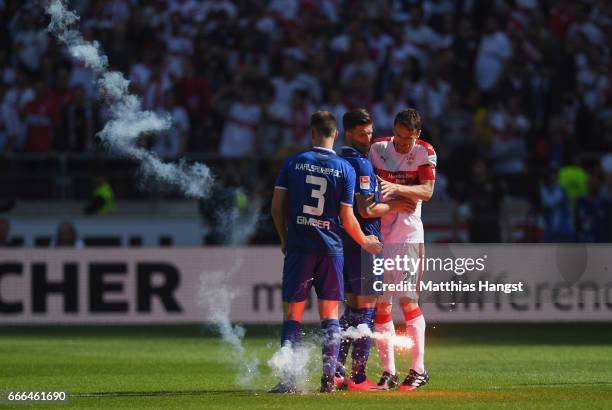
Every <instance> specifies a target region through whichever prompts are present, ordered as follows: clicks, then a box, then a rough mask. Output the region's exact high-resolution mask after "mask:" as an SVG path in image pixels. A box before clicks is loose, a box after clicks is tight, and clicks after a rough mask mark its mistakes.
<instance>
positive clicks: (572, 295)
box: [0, 244, 612, 325]
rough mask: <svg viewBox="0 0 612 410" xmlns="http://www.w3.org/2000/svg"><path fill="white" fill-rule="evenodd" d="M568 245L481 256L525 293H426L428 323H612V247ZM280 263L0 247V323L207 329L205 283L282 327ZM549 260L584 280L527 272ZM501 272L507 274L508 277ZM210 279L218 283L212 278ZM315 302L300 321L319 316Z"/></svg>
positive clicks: (267, 256) (244, 257)
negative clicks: (511, 267) (509, 266)
mask: <svg viewBox="0 0 612 410" xmlns="http://www.w3.org/2000/svg"><path fill="white" fill-rule="evenodd" d="M463 246H464V248H461V245H441V244H432V245H428V247H427V253H428V255H430V256H431V255H436V254H439V255H448V254H449V251H450V252H451V253H454V254H455V255H458V254H461V253H462V252H463V253H465V252H468V253H469V252H471V253H473V254H482V249H481V248H474V247H472V248H465V245H463ZM559 246H561V245H559ZM568 246H569V248H560V249H559V248H558V247H557V246H556V245H514V246H513V247H511V248H508V246H507V245H491V247H490V248H489V250H488V251H487V252H490V253H491V256H490V257H489V259H490V260H491V259H495V254H497V260H498V262H497V263H498V266H497V267H495V269H499V267H500V266H502V265H503V263H505V262H502V265H499V260H501V259H500V258H499V256H500V255H501V258H502V259H503V260H504V261H505V260H506V259H509V260H510V261H511V262H514V263H516V264H517V267H516V270H517V272H518V274H517V275H518V276H515V277H516V278H519V277H520V278H522V279H521V280H525V281H526V288H527V291H526V292H525V291H524V292H520V293H515V294H513V295H506V294H503V293H499V294H495V295H494V296H493V297H490V298H484V299H482V300H479V301H476V302H472V303H464V302H463V301H462V300H461V299H450V300H449V299H445V298H436V297H433V298H431V297H430V298H429V299H427V300H423V303H422V307H423V310H424V312H425V314H426V316H427V318H428V321H430V322H539V321H610V320H612V282H609V280H610V279H609V277H610V275H609V269H610V268H609V267H608V266H607V263H608V262H607V261H609V258H608V259H606V257H605V255H606V254H607V255H609V252H610V250H611V247H610V245H602V246H597V245H591V246H579V245H576V246H573V245H568ZM555 255H556V256H555ZM602 255H603V256H602ZM602 257H603V259H602ZM555 258H556V259H555ZM282 264H283V258H282V255H281V253H280V251H279V249H278V248H277V247H273V246H265V247H263V246H262V247H241V248H236V247H207V248H139V249H125V248H105V249H82V250H75V249H36V250H35V251H33V250H31V249H30V250H28V249H5V250H1V251H0V324H2V325H9V324H10V325H17V324H77V323H78V324H121V323H130V324H136V323H160V324H161V323H203V322H208V321H209V317H210V315H209V312H207V311H206V309H205V308H204V306H205V303H202V300H201V297H202V295H204V294H206V292H203V287H204V286H207V287H209V288H210V287H213V288H214V289H218V290H219V291H224V292H227V293H228V295H229V294H234V297H233V299H232V300H230V299H229V297H228V299H227V303H228V304H229V306H231V310H230V319H231V320H232V321H233V322H242V323H278V322H279V321H280V320H281V317H282V313H281V272H282ZM551 264H552V265H555V266H557V267H561V268H562V269H563V268H564V267H565V268H568V267H569V269H570V270H571V269H577V270H576V272H578V271H580V273H581V275H580V277H574V278H569V279H567V280H564V279H563V278H561V277H559V278H560V279H559V280H556V281H555V279H554V278H552V277H551V276H547V277H542V276H538V274H534V272H530V271H529V270H530V269H532V268H533V269H536V270H538V269H539V270H546V267H547V266H551ZM566 270H567V269H566ZM595 271H597V272H596V273H594V272H595ZM572 272H573V271H572ZM219 273H222V274H221V275H220V274H219ZM561 274H563V272H561ZM503 275H506V276H510V277H513V273H512V272H504V273H503ZM589 275H591V276H593V275H595V276H597V275H599V276H597V277H598V278H599V279H598V280H591V279H589ZM602 275H603V276H602ZM210 277H214V278H217V279H216V280H215V281H214V282H211V281H210V280H209V278H210ZM218 278H223V279H221V280H219V279H218ZM426 278H427V272H426V273H425V276H424V279H426ZM530 278H531V279H530ZM581 278H582V279H585V280H584V281H583V280H582V279H581ZM455 279H456V278H455ZM600 279H603V281H602V280H600ZM529 281H531V282H530V283H529ZM536 282H537V283H536ZM446 295H447V296H448V295H449V294H448V293H447V294H446ZM311 296H312V295H311ZM434 296H435V295H434ZM454 300H456V301H454ZM311 301H314V299H312V298H311ZM311 301H309V303H308V306H307V309H306V314H305V318H304V321H305V322H315V321H317V320H318V317H317V314H316V304H315V303H310V302H311ZM396 314H397V319H400V315H399V312H396Z"/></svg>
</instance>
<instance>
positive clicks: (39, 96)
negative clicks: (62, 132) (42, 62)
mask: <svg viewBox="0 0 612 410" xmlns="http://www.w3.org/2000/svg"><path fill="white" fill-rule="evenodd" d="M34 89H35V97H34V100H32V101H30V102H29V103H27V104H26V105H25V106H24V107H23V118H24V123H25V126H26V144H25V150H26V151H27V152H40V153H47V152H49V151H50V150H51V148H52V146H51V144H52V142H53V134H54V128H55V126H56V125H57V124H58V123H59V116H60V112H59V107H58V106H57V105H56V103H55V101H53V99H52V98H51V96H50V95H49V91H48V89H47V85H46V84H45V83H43V82H41V81H39V82H38V83H36V85H35V87H34Z"/></svg>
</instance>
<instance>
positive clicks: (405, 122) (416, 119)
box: [393, 108, 421, 131]
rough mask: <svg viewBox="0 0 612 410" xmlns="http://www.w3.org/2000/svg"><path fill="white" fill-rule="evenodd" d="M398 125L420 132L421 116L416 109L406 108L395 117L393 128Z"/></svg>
mask: <svg viewBox="0 0 612 410" xmlns="http://www.w3.org/2000/svg"><path fill="white" fill-rule="evenodd" d="M396 125H401V126H404V127H406V128H408V129H409V130H414V131H419V130H420V129H421V116H420V115H419V112H418V111H417V110H415V109H414V108H406V109H405V110H401V111H400V112H398V113H397V115H396V116H395V120H394V121H393V126H396Z"/></svg>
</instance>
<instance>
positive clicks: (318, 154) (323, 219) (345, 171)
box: [270, 111, 382, 393]
mask: <svg viewBox="0 0 612 410" xmlns="http://www.w3.org/2000/svg"><path fill="white" fill-rule="evenodd" d="M310 128H311V137H312V145H313V148H312V149H311V150H309V151H305V152H301V153H298V154H296V155H293V156H291V157H289V158H288V159H287V160H286V161H285V164H284V165H283V168H282V169H281V171H280V174H279V176H278V179H277V181H276V186H275V188H274V194H273V197H272V210H271V212H272V218H273V220H274V226H275V227H276V230H277V232H278V235H279V237H280V241H281V249H282V251H283V253H284V254H285V261H284V267H283V281H282V282H283V285H282V286H283V313H284V321H283V326H282V332H281V346H286V345H290V346H296V345H297V344H299V342H300V337H301V326H300V322H301V320H302V315H303V313H304V308H305V305H306V299H307V297H308V292H309V291H310V288H311V287H313V286H314V288H315V291H316V293H317V298H318V308H319V317H320V318H321V327H322V330H323V376H322V378H321V392H333V391H334V390H335V386H334V372H335V370H336V361H337V358H338V349H339V347H340V324H339V322H338V307H339V304H340V301H342V300H343V299H344V284H343V279H342V269H343V265H344V257H343V246H342V239H341V234H342V228H344V230H345V231H346V232H347V233H348V235H350V237H351V238H353V240H354V241H355V242H356V243H357V244H358V245H359V246H360V247H361V248H363V249H364V250H365V251H367V252H369V253H372V254H376V253H379V252H380V251H381V250H382V243H381V242H380V240H379V239H378V238H377V237H376V236H375V235H369V236H366V235H365V234H364V233H363V232H362V231H361V228H360V227H359V222H358V221H357V219H356V218H355V215H354V214H353V196H354V187H355V171H354V169H353V167H351V165H350V164H349V163H348V162H347V161H345V160H343V159H342V158H340V157H339V156H338V155H336V153H335V152H334V151H333V150H332V147H333V144H334V140H335V138H336V137H337V135H338V131H337V128H336V119H335V118H334V116H333V115H332V114H331V113H329V112H326V111H318V112H316V113H314V114H313V115H312V117H311V119H310ZM295 391H297V388H296V386H295V381H292V380H283V381H281V382H280V383H279V384H278V385H277V386H275V387H274V388H273V389H272V390H271V391H270V392H272V393H290V392H295Z"/></svg>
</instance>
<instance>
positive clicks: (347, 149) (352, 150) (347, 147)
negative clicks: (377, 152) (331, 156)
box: [341, 145, 365, 157]
mask: <svg viewBox="0 0 612 410" xmlns="http://www.w3.org/2000/svg"><path fill="white" fill-rule="evenodd" d="M341 150H342V151H349V152H351V153H353V154H355V155H357V156H360V157H365V155H363V154H362V153H361V152H359V150H358V149H356V148H354V147H349V146H348V145H343V146H342V148H341Z"/></svg>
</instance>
